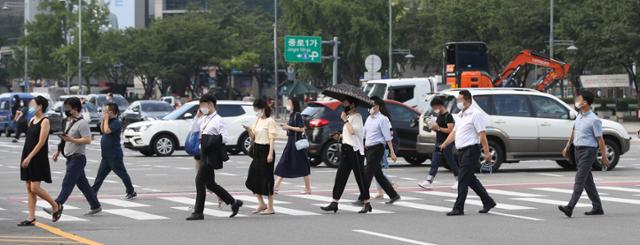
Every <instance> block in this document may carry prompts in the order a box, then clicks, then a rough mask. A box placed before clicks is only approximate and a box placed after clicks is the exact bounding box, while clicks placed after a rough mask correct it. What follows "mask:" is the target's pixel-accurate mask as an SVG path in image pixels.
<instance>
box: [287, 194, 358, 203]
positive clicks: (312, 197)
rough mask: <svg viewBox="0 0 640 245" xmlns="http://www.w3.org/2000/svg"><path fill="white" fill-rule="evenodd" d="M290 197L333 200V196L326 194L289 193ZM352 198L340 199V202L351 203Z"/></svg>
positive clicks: (324, 200) (319, 200) (320, 200)
mask: <svg viewBox="0 0 640 245" xmlns="http://www.w3.org/2000/svg"><path fill="white" fill-rule="evenodd" d="M290 197H297V198H302V199H307V200H312V201H318V202H327V203H328V202H333V198H332V197H328V196H320V195H290ZM353 201H354V200H345V199H340V202H341V203H351V202H353Z"/></svg>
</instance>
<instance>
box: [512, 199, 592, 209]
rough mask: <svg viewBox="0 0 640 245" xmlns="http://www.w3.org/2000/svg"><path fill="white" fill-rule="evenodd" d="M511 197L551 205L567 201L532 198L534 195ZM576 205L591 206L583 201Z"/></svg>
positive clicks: (565, 203) (563, 203) (564, 203)
mask: <svg viewBox="0 0 640 245" xmlns="http://www.w3.org/2000/svg"><path fill="white" fill-rule="evenodd" d="M511 199H513V200H518V201H525V202H535V203H542V204H551V205H567V203H568V202H567V201H560V200H552V199H544V198H534V197H525V198H511ZM576 207H591V205H588V204H584V203H578V204H576Z"/></svg>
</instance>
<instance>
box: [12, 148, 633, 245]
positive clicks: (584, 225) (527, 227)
mask: <svg viewBox="0 0 640 245" xmlns="http://www.w3.org/2000/svg"><path fill="white" fill-rule="evenodd" d="M55 141H57V140H52V142H51V144H50V147H51V148H52V149H53V146H54V145H55V144H54V143H56V142H55ZM283 147H284V145H282V142H280V143H279V144H278V148H279V149H282V148H283ZM21 149H22V145H21V144H13V143H10V141H9V139H7V138H5V137H2V138H0V156H1V157H0V187H1V188H0V244H2V243H5V244H52V243H53V244H66V243H73V242H78V241H80V242H85V243H91V242H92V241H94V242H97V243H103V244H256V243H261V244H516V243H517V244H519V245H524V244H599V243H607V244H637V241H638V239H639V238H640V235H639V234H638V231H639V230H640V222H638V220H640V209H639V207H640V179H639V178H638V176H640V160H639V159H640V150H639V149H640V142H638V141H637V140H636V141H635V142H634V143H633V144H632V148H631V151H630V152H629V153H627V154H626V155H624V156H623V158H622V159H621V162H620V164H619V165H618V168H616V169H615V170H613V171H608V172H595V173H594V175H595V177H596V181H597V185H598V188H599V191H600V192H601V197H602V199H603V203H604V208H605V212H606V215H605V216H600V217H586V216H584V215H583V214H582V213H583V212H584V211H588V210H589V209H590V205H589V201H588V199H584V200H582V201H581V202H580V204H581V205H584V206H581V207H578V208H576V210H575V212H574V218H571V219H569V218H566V217H564V215H563V214H561V213H560V212H559V211H558V210H557V208H556V206H557V204H558V203H566V201H567V200H568V199H569V197H570V194H568V193H569V192H570V190H571V188H572V181H573V177H574V172H571V171H565V170H562V169H560V167H558V166H557V165H556V164H555V162H552V161H528V162H521V163H518V164H506V165H503V167H502V169H501V170H502V171H500V172H499V173H494V174H491V175H487V174H485V175H479V178H480V179H481V181H482V182H483V183H484V184H485V186H486V187H487V188H488V189H490V192H491V195H492V196H493V197H494V198H495V199H496V201H497V202H498V203H499V206H498V207H497V208H496V209H494V212H492V213H491V214H484V215H482V214H478V213H477V210H479V209H480V208H481V207H480V206H478V205H479V200H478V199H477V198H476V197H475V196H474V194H471V195H470V197H469V198H468V201H467V205H466V207H465V209H466V215H465V216H462V217H446V216H445V213H446V212H447V211H449V210H450V209H451V207H452V205H453V200H454V199H455V196H456V192H455V191H452V190H450V189H449V186H450V185H451V184H452V183H453V181H454V179H453V177H452V175H451V173H450V172H449V171H447V170H446V169H441V170H440V173H439V175H438V177H437V179H436V188H435V189H434V190H433V191H424V190H422V189H421V188H419V187H418V186H417V183H418V182H419V181H421V180H423V179H424V178H425V175H426V172H427V170H428V167H427V165H423V166H418V167H413V166H409V165H408V164H406V163H404V162H402V161H399V163H397V164H394V165H393V167H392V168H391V169H388V170H387V171H386V173H387V174H388V175H390V176H391V177H392V179H393V181H395V182H397V183H398V184H399V191H400V195H401V196H402V198H403V199H402V201H400V202H397V203H396V204H394V205H386V204H383V203H382V202H384V201H385V200H383V199H379V200H375V202H374V203H373V209H374V213H371V214H366V215H362V214H357V213H356V211H357V210H359V207H355V206H352V205H351V204H350V202H349V200H353V199H355V198H356V197H357V196H356V195H357V188H356V185H355V181H354V180H353V178H351V179H350V180H349V185H348V187H347V188H348V190H347V192H346V193H345V195H344V196H343V201H344V202H343V203H341V204H340V208H341V210H340V211H339V212H338V213H337V214H333V213H331V214H328V213H324V212H322V211H321V210H320V209H319V207H318V206H319V205H324V204H327V203H328V201H329V200H330V199H331V189H332V186H333V179H334V176H335V170H334V169H331V168H326V167H317V168H312V185H313V195H300V194H299V192H300V191H302V184H303V183H302V179H286V180H285V182H283V185H282V187H281V191H280V194H278V195H276V200H277V202H276V208H275V211H276V212H277V214H275V215H273V216H259V215H252V214H251V211H252V210H253V208H252V206H255V205H256V203H255V202H256V201H255V198H254V197H252V196H251V193H249V192H248V191H247V189H246V188H245V187H244V181H245V179H246V174H247V170H248V166H249V163H250V160H249V158H248V157H246V156H242V155H239V156H232V157H231V160H230V161H229V162H227V163H226V164H225V167H224V169H222V170H219V171H217V172H216V179H217V181H218V183H220V184H221V185H222V186H224V187H225V188H227V190H229V191H230V192H232V194H233V195H234V196H235V197H236V198H238V199H241V200H243V201H244V203H245V207H243V208H242V209H241V212H240V214H241V215H240V216H239V217H237V218H234V219H229V218H227V217H226V216H228V213H229V210H230V208H229V207H228V206H223V207H218V204H217V199H216V198H215V196H213V195H209V196H208V199H207V201H208V205H207V206H206V208H207V209H206V215H205V216H206V217H205V220H203V221H195V222H187V221H185V220H184V218H185V217H187V216H188V215H189V213H190V211H188V210H189V208H190V207H191V206H192V205H193V201H194V198H195V188H194V176H195V170H194V162H193V159H192V158H191V157H189V156H187V155H186V154H185V153H184V152H178V153H177V154H176V155H175V156H172V157H164V158H160V157H143V156H142V155H141V154H138V153H136V152H132V151H127V150H125V151H126V152H125V162H126V164H127V168H128V171H129V173H130V175H131V177H132V180H133V183H134V184H135V187H136V191H137V192H138V194H139V196H138V198H137V199H135V200H132V201H123V200H121V199H120V198H121V197H122V196H123V195H124V186H123V185H122V184H121V182H120V179H118V177H117V176H115V175H114V174H111V175H110V176H109V177H108V178H107V181H106V182H105V184H104V185H103V187H102V189H101V191H100V193H99V199H100V200H101V202H102V205H103V209H104V211H103V213H102V214H101V215H98V216H94V217H85V216H83V215H82V214H83V213H84V212H86V211H87V209H88V204H87V202H86V201H85V200H84V198H83V197H82V194H81V193H80V192H79V190H77V189H76V190H74V193H73V194H72V196H71V198H70V199H69V201H68V202H67V204H66V205H65V212H64V215H63V219H62V220H61V221H60V222H58V223H51V222H50V217H49V216H46V215H44V214H43V213H42V212H41V211H40V209H38V211H39V212H38V221H39V222H41V223H42V224H43V225H41V226H40V227H33V228H18V227H16V224H17V223H18V222H19V221H21V220H24V219H25V218H26V214H25V213H24V212H25V211H26V204H25V203H24V202H25V201H26V196H25V188H24V184H23V183H22V182H21V181H20V180H19V178H20V177H19V154H20V152H21ZM88 149H89V150H88V159H89V160H88V163H87V168H86V172H87V175H88V176H91V178H92V177H95V174H96V170H97V167H98V164H99V160H100V151H99V149H100V146H99V140H98V138H96V139H95V140H94V143H93V144H92V145H91V146H89V148H88ZM52 171H53V183H52V184H43V187H44V188H45V189H46V190H48V191H49V192H50V193H51V194H52V195H53V196H54V197H55V196H56V195H57V194H58V193H59V190H60V186H61V181H62V178H63V174H64V171H65V167H64V163H63V162H57V163H53V162H52ZM90 182H91V183H92V182H93V180H92V179H90ZM374 189H375V187H372V191H375V190H374ZM38 205H43V206H46V205H47V204H46V202H44V201H42V200H40V201H39V202H38ZM50 231H53V232H54V233H50ZM83 239H84V240H83Z"/></svg>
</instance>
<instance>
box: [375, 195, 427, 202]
mask: <svg viewBox="0 0 640 245" xmlns="http://www.w3.org/2000/svg"><path fill="white" fill-rule="evenodd" d="M377 195H378V193H369V196H370V197H375V196H377ZM383 198H385V199H390V198H389V195H387V194H384V197H383ZM400 199H401V200H405V201H420V200H422V199H420V198H417V197H411V196H402V195H401V196H400Z"/></svg>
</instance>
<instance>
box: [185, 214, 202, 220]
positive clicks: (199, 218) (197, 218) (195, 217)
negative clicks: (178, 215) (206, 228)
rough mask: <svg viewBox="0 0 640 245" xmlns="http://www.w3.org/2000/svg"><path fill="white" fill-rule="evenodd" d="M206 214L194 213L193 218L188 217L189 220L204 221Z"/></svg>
mask: <svg viewBox="0 0 640 245" xmlns="http://www.w3.org/2000/svg"><path fill="white" fill-rule="evenodd" d="M203 219H204V214H197V213H192V214H191V216H189V217H187V220H203Z"/></svg>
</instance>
